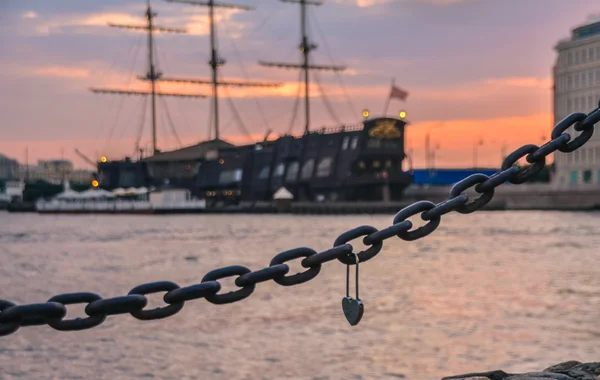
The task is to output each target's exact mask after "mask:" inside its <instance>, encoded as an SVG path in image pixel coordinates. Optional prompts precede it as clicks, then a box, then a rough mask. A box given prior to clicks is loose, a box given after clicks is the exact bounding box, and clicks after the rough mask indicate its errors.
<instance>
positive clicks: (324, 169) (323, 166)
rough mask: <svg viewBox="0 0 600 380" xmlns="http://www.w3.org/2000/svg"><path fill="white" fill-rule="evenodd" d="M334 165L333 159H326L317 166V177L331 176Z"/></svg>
mask: <svg viewBox="0 0 600 380" xmlns="http://www.w3.org/2000/svg"><path fill="white" fill-rule="evenodd" d="M332 163H333V159H332V158H331V157H325V158H323V159H322V160H321V162H319V165H318V166H317V177H319V178H323V177H329V175H330V174H331V164H332Z"/></svg>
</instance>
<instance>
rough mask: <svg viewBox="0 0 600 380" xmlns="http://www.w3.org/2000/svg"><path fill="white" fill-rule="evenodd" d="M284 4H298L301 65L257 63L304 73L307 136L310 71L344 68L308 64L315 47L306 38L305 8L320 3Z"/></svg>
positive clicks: (291, 0) (288, 0)
mask: <svg viewBox="0 0 600 380" xmlns="http://www.w3.org/2000/svg"><path fill="white" fill-rule="evenodd" d="M281 1H282V2H284V3H297V4H300V32H301V33H302V41H301V42H300V46H299V48H300V52H302V58H303V60H302V64H293V63H280V62H259V63H260V64H261V65H262V66H267V67H277V68H283V69H301V70H303V71H304V117H305V124H304V133H305V134H307V133H308V132H309V131H310V94H309V72H310V70H323V71H344V70H346V67H344V66H322V65H311V64H310V52H311V51H313V50H316V49H317V45H315V44H313V43H311V42H310V40H309V38H308V26H307V15H306V11H307V6H308V5H315V6H319V5H322V4H323V3H322V2H319V1H313V0H281Z"/></svg>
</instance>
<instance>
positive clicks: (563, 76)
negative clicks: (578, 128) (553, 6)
mask: <svg viewBox="0 0 600 380" xmlns="http://www.w3.org/2000/svg"><path fill="white" fill-rule="evenodd" d="M556 51H557V53H558V58H557V60H556V64H555V66H554V121H555V124H556V123H558V122H559V121H561V120H562V119H564V118H565V117H566V116H568V115H569V114H571V113H573V112H584V113H589V112H591V111H592V110H594V109H595V108H596V107H598V101H599V100H600V21H596V22H593V23H590V24H586V25H583V26H580V27H578V28H575V29H574V30H573V31H572V35H571V38H569V39H567V40H563V41H560V42H559V43H558V45H557V46H556ZM599 125H600V124H597V125H596V131H595V133H594V136H592V138H591V139H590V141H588V143H587V144H585V146H583V147H582V148H580V149H578V150H577V151H575V152H573V153H561V152H557V153H556V155H555V162H556V173H555V175H554V177H553V180H552V182H553V184H554V185H555V186H558V187H568V186H577V185H585V186H600V128H599V127H598V126H599ZM566 132H567V133H569V134H570V135H571V137H572V138H574V137H575V136H577V135H578V134H579V132H575V131H573V128H570V129H568V130H567V131H566Z"/></svg>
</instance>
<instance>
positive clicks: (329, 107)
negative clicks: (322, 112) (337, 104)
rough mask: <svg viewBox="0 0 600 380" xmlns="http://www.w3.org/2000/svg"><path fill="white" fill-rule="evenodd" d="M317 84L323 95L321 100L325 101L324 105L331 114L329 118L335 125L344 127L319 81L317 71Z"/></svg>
mask: <svg viewBox="0 0 600 380" xmlns="http://www.w3.org/2000/svg"><path fill="white" fill-rule="evenodd" d="M315 82H317V87H318V89H319V92H320V93H321V98H322V99H323V103H324V104H325V108H326V109H327V112H329V116H331V118H332V119H333V121H334V122H335V123H337V124H338V125H342V124H343V123H342V122H341V121H340V118H339V117H338V116H337V115H336V113H335V110H334V109H333V106H332V105H331V103H329V99H327V95H326V94H325V89H324V88H323V86H322V85H321V81H320V80H319V73H318V72H316V71H315Z"/></svg>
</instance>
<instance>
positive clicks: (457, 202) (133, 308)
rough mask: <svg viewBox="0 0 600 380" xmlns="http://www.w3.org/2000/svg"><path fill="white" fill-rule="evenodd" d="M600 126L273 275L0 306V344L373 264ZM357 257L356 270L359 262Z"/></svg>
mask: <svg viewBox="0 0 600 380" xmlns="http://www.w3.org/2000/svg"><path fill="white" fill-rule="evenodd" d="M598 122H600V108H597V109H595V110H594V111H592V112H591V113H589V114H588V115H586V114H584V113H574V114H572V115H569V116H567V117H566V118H565V119H564V120H562V121H560V122H559V123H558V124H557V125H556V126H555V127H554V129H553V130H552V139H551V140H550V141H549V142H547V143H545V144H544V145H542V146H541V147H538V146H537V145H533V144H528V145H524V146H522V147H520V148H519V149H516V150H515V151H514V152H512V153H511V154H509V155H508V156H507V157H506V158H505V159H504V161H503V162H502V165H501V170H500V171H499V172H497V173H495V174H494V175H492V176H491V177H488V176H486V175H484V174H473V175H471V176H469V177H467V178H465V179H463V180H462V181H460V182H458V183H456V184H455V185H454V186H453V187H452V189H451V190H450V193H449V196H448V199H446V200H445V201H443V202H440V203H438V204H435V203H432V202H429V201H420V202H416V203H414V204H412V205H410V206H408V207H405V208H404V209H402V210H400V211H399V212H398V213H397V214H396V215H395V216H394V219H393V224H392V225H391V226H389V227H387V228H384V229H382V230H378V229H376V228H375V227H371V226H360V227H357V228H354V229H351V230H349V231H346V232H344V233H343V234H341V235H340V236H338V238H337V239H336V240H335V242H334V244H333V248H330V249H328V250H325V251H323V252H320V253H317V252H316V251H315V250H313V249H311V248H296V249H292V250H289V251H286V252H282V253H279V254H278V255H276V256H275V257H274V258H273V259H272V260H271V263H270V264H269V266H268V267H266V268H263V269H260V270H257V271H251V270H250V269H248V268H246V267H243V266H239V265H235V266H229V267H225V268H220V269H215V270H213V271H211V272H208V273H207V274H206V275H205V276H204V278H203V279H202V282H201V283H199V284H195V285H191V286H187V287H180V286H179V285H177V284H175V283H173V282H170V281H161V282H152V283H148V284H143V285H139V286H136V287H135V288H133V289H131V291H130V292H129V293H128V295H126V296H122V297H115V298H102V297H100V296H99V295H97V294H94V293H67V294H59V295H57V296H54V297H52V298H50V299H49V300H48V302H46V303H39V304H27V305H15V304H14V303H12V302H10V301H6V300H1V299H0V336H4V335H10V334H12V333H14V332H16V331H17V330H18V329H19V328H21V327H25V326H38V325H46V324H47V325H49V326H50V327H52V328H54V329H56V330H58V331H78V330H86V329H90V328H93V327H96V326H98V325H100V324H102V323H103V322H104V321H105V320H106V318H107V317H108V316H110V315H118V314H131V315H132V316H133V317H134V318H137V319H139V320H143V321H147V320H154V319H162V318H167V317H170V316H172V315H175V314H177V313H178V312H180V311H181V309H182V308H183V307H184V305H185V303H186V302H188V301H192V300H196V299H201V298H204V299H206V300H207V301H208V302H211V303H213V304H217V305H221V304H227V303H232V302H237V301H241V300H243V299H245V298H247V297H249V296H250V295H251V294H252V293H253V292H254V290H255V288H256V285H257V284H259V283H263V282H266V281H274V282H276V283H277V284H279V285H282V286H293V285H299V284H303V283H305V282H308V281H310V280H312V279H313V278H315V277H316V276H317V275H318V274H319V273H320V271H321V267H322V265H323V264H325V263H328V262H330V261H335V260H336V259H337V260H338V261H340V262H342V263H344V264H346V265H356V264H358V263H361V262H365V261H368V260H371V259H372V258H374V257H375V256H377V254H379V252H381V249H382V247H383V243H384V241H386V240H388V239H391V238H393V237H398V238H400V239H402V240H405V241H413V240H417V239H422V238H424V237H426V236H428V235H430V234H432V233H433V232H434V231H435V230H436V229H437V228H438V227H439V225H440V223H441V220H442V216H444V215H446V214H448V213H450V212H458V213H461V214H470V213H472V212H475V211H477V210H480V209H481V208H483V207H484V206H485V205H487V204H488V203H489V202H490V201H491V200H492V198H493V197H494V190H495V189H496V188H497V187H499V186H501V185H503V184H505V183H512V184H521V183H525V182H527V181H529V180H531V179H532V178H533V177H535V176H536V175H537V174H538V173H539V172H540V171H541V170H542V169H544V167H545V165H546V157H547V156H549V155H550V154H552V153H554V152H556V151H561V152H567V153H568V152H573V151H575V150H577V149H579V148H580V147H581V146H583V145H584V144H585V143H586V142H587V141H588V140H589V139H590V138H591V137H592V135H593V133H594V127H595V124H596V123H598ZM570 127H573V129H574V130H575V131H576V132H581V133H580V134H579V135H578V136H577V137H575V138H574V139H573V140H571V135H570V134H568V133H565V131H566V130H567V129H569V128H570ZM522 158H525V160H526V161H527V162H528V163H529V164H530V166H527V167H519V166H518V165H517V162H518V161H519V160H521V159H522ZM471 188H472V189H474V190H475V192H476V193H478V194H479V196H478V197H477V198H476V199H474V200H471V201H470V200H469V196H468V195H467V194H465V192H466V191H467V190H469V189H471ZM419 214H420V216H421V219H422V220H423V221H425V222H427V223H426V224H425V225H423V226H421V227H418V228H416V229H414V230H411V228H413V224H412V223H411V222H410V221H409V220H408V218H410V217H413V216H416V215H419ZM361 237H362V238H363V240H362V242H363V244H364V245H366V246H367V248H366V249H365V250H363V251H360V252H358V253H355V252H354V248H353V246H352V245H351V244H348V243H349V242H350V241H352V240H355V239H358V238H361ZM356 257H358V263H357V262H356V259H355V258H356ZM300 258H303V259H302V261H301V265H302V267H304V268H306V271H304V272H300V273H296V274H294V275H288V272H289V271H290V268H289V266H288V265H287V264H286V263H287V262H289V261H291V260H295V259H300ZM232 276H237V278H236V279H235V285H236V286H237V287H239V288H240V289H239V290H235V291H232V292H229V293H225V294H218V293H219V291H220V290H221V283H220V282H219V281H218V280H220V279H223V278H226V277H232ZM160 292H166V293H165V295H164V296H163V301H164V302H165V303H166V306H163V307H158V308H155V309H151V310H144V308H145V307H146V305H147V304H148V299H147V298H146V295H147V294H154V293H160ZM81 303H86V304H87V306H86V307H85V313H86V314H87V317H86V318H76V319H64V318H65V316H66V314H67V308H66V305H72V304H81Z"/></svg>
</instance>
